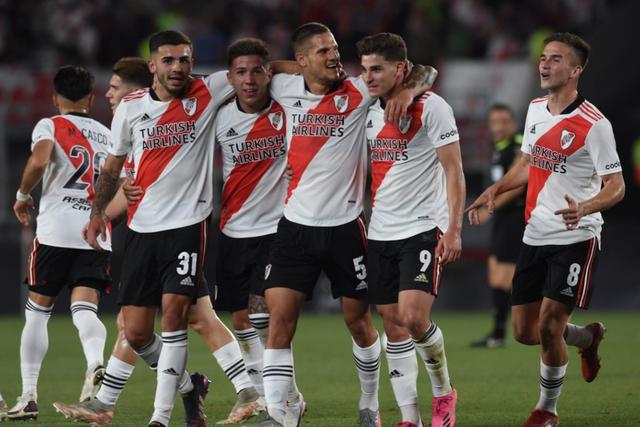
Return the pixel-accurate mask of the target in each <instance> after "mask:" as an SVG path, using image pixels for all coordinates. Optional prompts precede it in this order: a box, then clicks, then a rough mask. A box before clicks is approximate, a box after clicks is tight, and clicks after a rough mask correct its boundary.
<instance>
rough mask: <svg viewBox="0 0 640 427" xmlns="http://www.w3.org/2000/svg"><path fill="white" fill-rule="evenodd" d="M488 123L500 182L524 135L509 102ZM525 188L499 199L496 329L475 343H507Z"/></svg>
mask: <svg viewBox="0 0 640 427" xmlns="http://www.w3.org/2000/svg"><path fill="white" fill-rule="evenodd" d="M488 127H489V132H490V133H491V138H492V139H493V143H494V151H493V157H492V160H491V179H492V180H493V182H496V181H498V180H499V179H500V178H502V177H503V176H504V174H505V173H506V172H507V171H508V170H509V169H510V168H511V167H512V166H513V165H515V164H516V163H517V161H518V160H519V159H520V155H521V150H520V147H521V146H522V135H520V134H518V133H516V122H515V117H514V113H513V110H512V109H511V108H510V107H509V106H508V105H506V104H495V105H493V106H492V107H491V108H490V109H489V117H488ZM524 190H525V189H524V187H522V188H516V189H515V190H512V191H509V192H506V193H503V194H501V195H500V196H499V197H498V198H497V199H496V205H495V207H494V214H493V223H492V225H491V243H490V251H491V252H490V255H489V259H488V261H487V270H488V279H489V286H490V287H491V296H492V300H493V309H494V321H493V322H494V323H493V331H491V333H490V334H489V335H487V336H486V337H485V338H483V339H480V340H478V341H474V342H472V343H471V346H472V347H480V348H496V347H504V346H505V345H506V340H505V334H506V324H507V317H508V315H509V309H510V308H511V302H510V299H511V280H512V279H513V273H514V272H515V269H516V261H517V258H518V249H519V248H520V241H521V240H522V233H523V232H524V205H525V194H526V193H525V191H524ZM481 216H482V217H481V221H482V222H484V221H486V220H488V219H489V215H488V214H487V211H486V209H483V210H482V212H481Z"/></svg>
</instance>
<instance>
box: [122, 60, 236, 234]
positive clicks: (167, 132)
mask: <svg viewBox="0 0 640 427" xmlns="http://www.w3.org/2000/svg"><path fill="white" fill-rule="evenodd" d="M232 93H233V88H232V87H231V85H229V83H228V81H227V77H226V72H225V71H220V72H217V73H214V74H212V75H210V76H208V77H206V78H200V77H194V78H193V81H192V82H191V85H190V87H189V90H188V92H187V93H186V94H185V95H184V96H183V97H182V98H174V99H172V100H171V101H167V102H163V101H160V100H158V99H157V98H156V97H155V94H154V93H153V92H152V91H151V90H150V89H142V90H139V91H136V92H132V93H131V94H129V95H127V96H126V97H124V98H123V99H122V102H121V103H120V105H119V106H118V108H117V109H116V112H115V115H114V117H113V122H112V124H111V133H112V136H113V141H114V148H113V150H111V151H110V153H111V154H113V155H116V156H123V155H128V154H131V157H132V158H131V159H130V161H129V162H128V165H129V167H130V166H131V165H133V168H134V173H135V184H134V185H137V186H140V187H142V189H143V190H144V194H143V196H142V198H141V199H140V200H139V201H138V202H137V203H136V204H134V205H130V206H129V211H128V224H129V227H130V228H131V229H132V230H134V231H137V232H141V233H149V232H156V231H162V230H171V229H175V228H181V227H186V226H189V225H192V224H195V223H198V222H200V221H202V220H204V219H205V218H207V217H208V216H209V214H210V213H211V210H212V208H213V203H212V197H213V155H214V148H215V145H214V132H213V119H214V116H215V114H216V111H217V110H218V107H220V105H222V104H223V103H224V101H225V100H226V99H228V98H229V97H230V96H231V94H232ZM129 172H130V171H129Z"/></svg>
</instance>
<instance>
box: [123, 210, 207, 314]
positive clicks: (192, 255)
mask: <svg viewBox="0 0 640 427" xmlns="http://www.w3.org/2000/svg"><path fill="white" fill-rule="evenodd" d="M208 229H209V223H208V221H206V220H205V221H202V222H199V223H197V224H194V225H190V226H187V227H183V228H176V229H173V230H164V231H158V232H154V233H137V232H135V231H133V230H127V232H126V236H125V246H124V247H125V249H124V255H123V261H122V273H121V275H120V289H119V294H118V304H120V305H137V306H156V307H159V306H160V303H161V301H162V294H180V295H187V296H192V297H193V298H194V301H195V300H196V299H197V298H200V297H202V296H205V295H208V294H209V288H208V286H207V281H206V279H205V277H204V272H203V267H204V258H205V249H206V246H207V233H208Z"/></svg>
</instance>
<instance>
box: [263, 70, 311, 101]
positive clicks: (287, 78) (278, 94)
mask: <svg viewBox="0 0 640 427" xmlns="http://www.w3.org/2000/svg"><path fill="white" fill-rule="evenodd" d="M301 78H303V77H302V76H301V75H299V74H285V73H278V74H276V75H274V76H273V78H272V79H271V85H270V86H269V89H270V93H271V98H273V99H275V101H276V102H277V103H279V104H280V103H282V99H283V98H284V95H285V94H286V93H287V91H286V88H287V87H292V86H293V85H294V84H295V82H296V81H297V80H298V79H301ZM289 90H290V89H289Z"/></svg>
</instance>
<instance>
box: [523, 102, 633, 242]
mask: <svg viewBox="0 0 640 427" xmlns="http://www.w3.org/2000/svg"><path fill="white" fill-rule="evenodd" d="M547 102H548V100H547V97H543V98H538V99H534V100H533V101H532V102H531V104H530V105H529V111H528V112H527V119H526V123H525V130H524V139H523V142H522V151H523V152H524V153H525V154H528V155H530V156H531V157H530V163H529V184H528V187H527V206H526V209H525V221H526V223H527V225H526V228H525V231H524V237H523V239H522V241H523V242H524V243H526V244H528V245H532V246H542V245H565V244H571V243H577V242H582V241H585V240H589V239H592V238H593V237H597V238H598V239H600V231H601V229H602V223H603V221H602V215H600V213H599V212H596V213H593V214H590V215H586V216H584V217H583V218H582V219H580V222H579V223H578V227H576V229H574V230H567V228H566V226H565V225H564V223H563V222H562V215H556V214H554V212H555V211H557V210H559V209H564V208H566V207H568V203H567V201H566V200H565V198H564V196H565V194H567V195H569V196H570V197H572V198H573V199H574V200H576V201H577V202H581V201H584V200H587V199H590V198H592V197H594V196H595V195H596V194H597V193H598V192H599V191H600V188H601V186H602V178H601V176H602V175H608V174H612V173H616V172H620V171H621V170H622V168H621V167H620V159H619V158H618V153H617V152H616V141H615V138H614V136H613V130H612V128H611V123H609V120H607V119H606V118H605V117H604V115H603V114H602V113H601V112H600V111H598V109H597V108H596V107H594V106H593V104H591V103H589V102H588V101H586V100H585V99H584V98H582V97H581V96H579V97H578V99H577V100H576V101H575V102H574V103H573V104H572V105H570V106H569V107H567V109H565V111H563V112H562V113H561V114H558V115H555V116H554V115H552V114H551V113H550V112H549V110H548V109H547Z"/></svg>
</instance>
